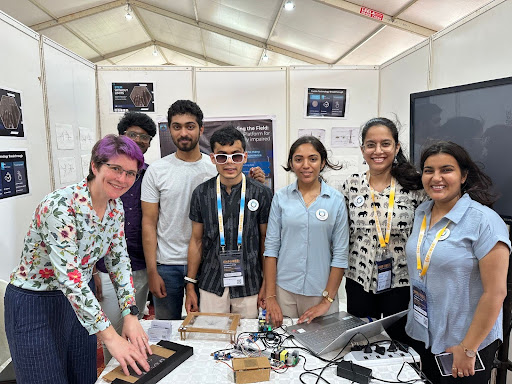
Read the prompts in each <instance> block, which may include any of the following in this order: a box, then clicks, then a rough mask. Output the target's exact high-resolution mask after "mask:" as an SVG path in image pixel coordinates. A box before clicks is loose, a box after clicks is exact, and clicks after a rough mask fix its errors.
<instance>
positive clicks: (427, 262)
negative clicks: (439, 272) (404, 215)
mask: <svg viewBox="0 0 512 384" xmlns="http://www.w3.org/2000/svg"><path fill="white" fill-rule="evenodd" d="M450 223H451V221H450V220H448V223H446V225H445V226H444V227H443V228H441V229H440V230H439V231H438V232H437V234H436V237H435V238H434V241H433V242H432V244H430V247H429V249H428V252H427V255H426V256H425V262H424V264H423V268H421V253H420V248H421V243H422V241H423V237H424V236H425V230H426V229H427V215H425V216H423V222H422V223H421V229H420V234H419V235H418V244H417V245H416V269H417V270H418V271H421V272H420V277H424V276H425V275H426V274H427V270H428V267H429V265H430V258H431V257H432V252H434V248H435V247H436V245H437V242H438V241H439V238H440V237H441V236H442V235H443V233H444V231H445V229H446V228H447V227H448V225H450Z"/></svg>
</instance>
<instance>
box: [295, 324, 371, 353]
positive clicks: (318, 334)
mask: <svg viewBox="0 0 512 384" xmlns="http://www.w3.org/2000/svg"><path fill="white" fill-rule="evenodd" d="M362 324H364V321H362V320H361V319H360V318H358V317H354V316H353V317H351V318H350V319H346V320H344V321H340V322H338V323H337V324H335V325H332V326H329V327H327V328H325V329H321V330H318V331H315V332H306V333H303V334H301V335H300V336H299V335H296V337H297V339H298V340H299V341H304V343H305V344H309V345H315V346H320V345H321V346H322V348H323V347H325V346H327V345H329V344H330V343H331V342H333V341H334V339H336V338H337V337H338V336H339V335H341V334H342V333H343V332H345V331H347V330H349V329H352V328H355V327H358V326H359V325H362ZM315 349H316V348H315Z"/></svg>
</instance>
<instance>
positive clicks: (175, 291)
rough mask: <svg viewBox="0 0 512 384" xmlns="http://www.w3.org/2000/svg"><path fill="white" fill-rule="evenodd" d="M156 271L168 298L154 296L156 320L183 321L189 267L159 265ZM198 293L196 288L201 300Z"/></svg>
mask: <svg viewBox="0 0 512 384" xmlns="http://www.w3.org/2000/svg"><path fill="white" fill-rule="evenodd" d="M156 269H157V271H158V274H159V275H160V277H162V280H163V281H164V284H165V290H166V291H167V296H166V297H164V298H163V299H159V298H158V297H156V296H153V302H154V304H155V318H157V319H159V320H181V309H182V307H183V295H184V292H185V280H184V279H185V276H186V275H187V266H186V265H164V264H158V265H157V267H156ZM198 291H199V290H198V288H197V286H196V293H197V297H198V298H199V292H198Z"/></svg>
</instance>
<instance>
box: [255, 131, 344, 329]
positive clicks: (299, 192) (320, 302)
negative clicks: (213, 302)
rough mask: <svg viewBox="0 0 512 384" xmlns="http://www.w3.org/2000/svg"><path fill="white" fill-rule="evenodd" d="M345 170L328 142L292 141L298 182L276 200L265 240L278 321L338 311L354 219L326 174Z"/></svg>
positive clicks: (269, 290)
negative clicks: (325, 171) (332, 155)
mask: <svg viewBox="0 0 512 384" xmlns="http://www.w3.org/2000/svg"><path fill="white" fill-rule="evenodd" d="M325 167H329V168H331V169H340V168H341V167H339V166H336V165H334V164H332V163H331V162H330V161H329V160H328V158H327V151H326V149H325V147H324V145H323V144H322V143H321V142H320V140H318V139H317V138H315V137H312V136H303V137H301V138H299V139H297V140H296V141H295V142H294V143H293V144H292V146H291V148H290V152H289V155H288V165H287V167H285V170H287V171H293V172H294V173H295V175H296V176H297V181H295V182H293V183H292V184H290V185H289V186H287V187H285V188H282V189H280V190H279V191H277V193H276V194H275V196H274V199H273V200H272V206H271V209H270V217H269V221H268V228H267V236H266V239H265V252H264V255H265V285H266V299H265V305H266V309H267V315H269V316H270V318H271V320H272V322H273V324H274V325H275V326H280V325H281V323H282V320H283V315H284V316H289V317H292V318H296V317H299V316H300V318H299V322H303V321H306V320H308V322H311V320H313V319H314V318H315V317H317V316H321V315H324V314H326V313H332V312H337V311H338V298H337V292H338V288H339V285H340V283H341V279H342V278H343V273H344V269H345V268H347V266H348V221H347V210H346V206H345V201H344V198H343V196H342V195H341V193H340V192H339V191H337V190H335V189H334V188H331V187H330V186H328V185H327V184H326V183H325V182H324V181H323V180H322V178H321V177H320V173H321V172H322V170H323V169H324V168H325Z"/></svg>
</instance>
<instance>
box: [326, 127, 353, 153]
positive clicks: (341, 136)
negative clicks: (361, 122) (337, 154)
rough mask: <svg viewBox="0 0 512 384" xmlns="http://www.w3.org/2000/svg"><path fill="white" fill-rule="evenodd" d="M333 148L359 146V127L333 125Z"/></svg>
mask: <svg viewBox="0 0 512 384" xmlns="http://www.w3.org/2000/svg"><path fill="white" fill-rule="evenodd" d="M331 147H332V148H358V147H359V128H348V127H333V128H332V129H331Z"/></svg>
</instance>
